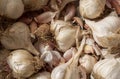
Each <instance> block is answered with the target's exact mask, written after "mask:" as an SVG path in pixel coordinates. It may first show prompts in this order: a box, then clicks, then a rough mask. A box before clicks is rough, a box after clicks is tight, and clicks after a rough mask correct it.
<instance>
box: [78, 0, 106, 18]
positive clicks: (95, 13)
mask: <svg viewBox="0 0 120 79" xmlns="http://www.w3.org/2000/svg"><path fill="white" fill-rule="evenodd" d="M105 3H106V0H80V2H79V11H80V14H81V16H82V17H85V18H89V19H94V18H97V17H99V16H100V14H102V13H103V11H104V8H105Z"/></svg>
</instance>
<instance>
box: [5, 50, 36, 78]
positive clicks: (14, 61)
mask: <svg viewBox="0 0 120 79" xmlns="http://www.w3.org/2000/svg"><path fill="white" fill-rule="evenodd" d="M33 61H34V57H33V56H32V55H31V54H30V53H29V52H27V51H26V50H15V51H13V52H11V54H10V56H9V57H8V59H7V62H8V65H9V66H10V68H11V69H12V71H13V75H14V77H15V78H27V77H29V76H31V75H32V74H33V73H34V72H35V67H34V62H33Z"/></svg>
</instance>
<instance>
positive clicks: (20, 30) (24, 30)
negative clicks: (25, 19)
mask: <svg viewBox="0 0 120 79" xmlns="http://www.w3.org/2000/svg"><path fill="white" fill-rule="evenodd" d="M0 41H1V44H2V45H3V46H4V47H5V48H6V49H11V50H12V49H21V48H23V49H26V50H28V51H30V53H32V54H34V55H39V54H40V53H39V52H38V51H37V50H36V49H35V48H34V47H33V45H32V43H31V38H30V30H29V28H28V26H27V25H26V24H24V23H22V22H16V23H14V24H13V25H12V26H11V27H9V28H8V29H6V31H5V32H4V33H3V35H2V37H1V39H0Z"/></svg>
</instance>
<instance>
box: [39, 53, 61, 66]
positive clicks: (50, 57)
mask: <svg viewBox="0 0 120 79" xmlns="http://www.w3.org/2000/svg"><path fill="white" fill-rule="evenodd" d="M41 58H42V59H43V60H44V61H45V62H46V63H48V64H49V65H50V66H51V67H52V66H57V65H58V64H59V62H60V60H61V55H60V53H59V52H57V51H44V52H43V54H42V55H41Z"/></svg>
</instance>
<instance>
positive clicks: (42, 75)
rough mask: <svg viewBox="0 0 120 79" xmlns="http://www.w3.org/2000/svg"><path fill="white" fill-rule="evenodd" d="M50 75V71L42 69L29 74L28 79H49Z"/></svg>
mask: <svg viewBox="0 0 120 79" xmlns="http://www.w3.org/2000/svg"><path fill="white" fill-rule="evenodd" d="M50 75H51V74H50V72H47V71H43V72H39V73H37V74H35V75H33V76H31V77H30V78H29V79H51V76H50Z"/></svg>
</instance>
